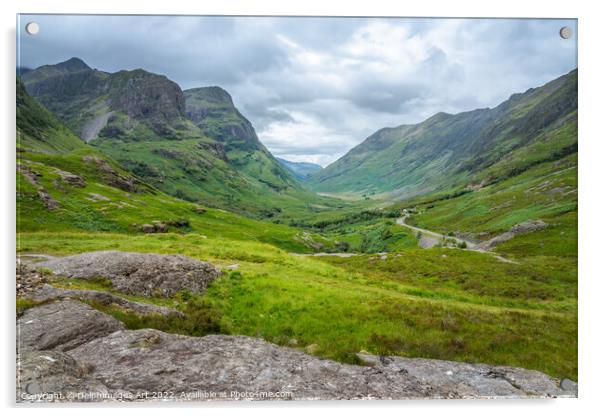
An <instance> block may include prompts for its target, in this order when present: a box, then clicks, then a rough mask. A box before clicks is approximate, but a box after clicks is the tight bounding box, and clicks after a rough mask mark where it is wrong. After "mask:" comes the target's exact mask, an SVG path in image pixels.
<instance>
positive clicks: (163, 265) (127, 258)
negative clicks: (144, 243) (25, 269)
mask: <svg viewBox="0 0 602 416" xmlns="http://www.w3.org/2000/svg"><path fill="white" fill-rule="evenodd" d="M38 265H39V266H41V267H46V268H48V269H50V270H52V271H53V272H54V274H56V275H61V276H65V277H72V278H80V279H94V278H98V277H104V278H107V279H109V280H111V282H112V288H113V289H114V290H117V291H119V292H123V293H127V294H132V295H142V296H148V297H150V296H158V295H159V296H172V295H175V294H176V293H178V292H180V291H182V290H188V291H190V292H191V293H203V292H204V291H205V289H206V288H207V286H208V285H209V283H211V282H212V281H213V280H215V279H216V278H217V277H218V276H220V275H221V271H220V270H219V269H217V268H215V267H214V266H213V265H211V264H210V263H205V262H202V261H199V260H195V259H192V258H190V257H185V256H181V255H162V254H150V253H127V252H122V251H96V252H91V253H83V254H78V255H75V256H69V257H63V258H57V259H52V260H48V261H45V262H42V263H39V264H38Z"/></svg>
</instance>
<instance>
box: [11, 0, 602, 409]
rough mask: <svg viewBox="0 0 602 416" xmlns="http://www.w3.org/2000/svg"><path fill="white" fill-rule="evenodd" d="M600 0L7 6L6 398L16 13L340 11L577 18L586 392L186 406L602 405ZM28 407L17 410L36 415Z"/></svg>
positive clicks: (36, 2) (582, 377)
mask: <svg viewBox="0 0 602 416" xmlns="http://www.w3.org/2000/svg"><path fill="white" fill-rule="evenodd" d="M595 6H596V2H594V1H588V2H586V1H583V2H579V1H575V0H573V1H569V0H565V1H556V0H548V1H541V2H535V1H532V2H527V1H524V0H498V1H496V2H492V1H483V0H481V1H471V0H453V1H452V0H448V1H435V0H420V1H407V2H402V1H398V2H394V1H392V0H389V1H385V0H370V1H365V0H364V1H355V0H347V1H345V0H331V1H328V0H304V1H301V0H294V1H285V0H280V1H278V0H254V1H251V0H247V1H245V0H221V1H209V0H206V1H192V0H188V1H186V0H162V1H152V0H146V1H143V0H139V1H135V0H119V1H112V0H97V1H95V2H85V1H81V0H80V1H76V0H46V1H44V0H20V1H16V0H14V1H12V2H10V1H6V0H4V1H2V2H0V7H1V8H2V14H1V19H2V42H1V45H2V49H3V53H2V55H1V57H2V62H3V63H4V64H3V65H2V68H1V71H2V77H1V78H0V79H1V82H2V87H3V88H2V91H3V94H2V98H1V99H0V107H1V111H0V114H1V115H2V122H1V124H0V125H1V126H2V128H3V132H4V134H3V135H2V136H1V138H2V141H1V143H2V151H1V155H2V163H1V164H0V166H1V168H0V169H1V172H2V181H0V184H1V185H0V186H1V187H0V190H1V191H2V196H3V199H2V201H3V203H2V204H1V209H2V214H3V215H2V218H3V220H4V221H3V227H2V238H1V240H0V241H1V243H2V250H1V251H0V253H1V256H2V266H3V267H2V270H3V271H4V273H3V274H2V277H3V280H4V287H3V289H4V290H3V299H4V302H3V307H2V310H3V311H4V312H5V313H4V319H3V320H2V324H3V334H5V336H4V339H3V341H2V343H1V348H2V352H3V354H2V361H1V367H0V377H1V386H2V387H1V390H0V392H1V393H2V399H3V400H2V402H3V404H4V406H8V407H12V409H9V412H11V413H12V412H13V411H15V408H14V404H13V403H14V391H15V390H14V377H13V375H14V368H15V367H14V356H15V352H14V351H15V347H14V345H15V344H14V281H13V280H12V279H13V276H14V253H15V240H14V230H15V219H14V213H15V181H14V172H15V156H14V155H15V152H14V140H15V139H14V137H15V109H14V107H15V100H14V97H15V83H14V76H15V21H16V17H15V16H16V13H19V12H20V13H103V14H205V15H211V14H235V15H333V16H337V15H338V16H341V15H345V16H440V17H558V18H578V19H579V85H580V88H579V191H580V192H579V195H580V196H579V248H580V250H579V272H580V273H579V296H580V301H579V334H580V337H579V396H580V398H579V399H577V400H548V401H539V400H537V401H536V400H532V401H531V400H528V401H500V400H496V401H480V400H479V401H428V402H424V401H412V402H402V403H399V402H396V403H389V402H370V403H366V402H351V403H348V402H333V403H331V402H328V403H327V402H318V403H292V404H286V403H284V404H283V403H241V404H231V403H230V404H209V405H198V406H196V407H185V408H182V409H178V412H180V411H186V412H189V413H194V414H202V413H203V412H207V411H208V412H211V413H212V414H213V413H224V412H225V413H232V412H236V411H240V412H245V413H247V412H251V413H261V414H265V413H268V414H277V413H278V414H281V413H283V412H286V413H287V414H304V415H305V414H307V413H308V412H311V413H314V412H316V411H318V412H326V411H328V412H333V411H337V410H342V411H344V412H345V413H357V414H365V413H366V412H367V411H370V410H372V409H374V410H376V411H378V412H379V413H381V412H384V413H395V414H400V413H401V414H403V413H406V412H407V413H408V414H410V413H420V414H445V415H446V416H447V415H448V414H461V415H463V416H464V415H471V414H483V413H485V412H486V413H487V414H488V415H497V414H503V415H507V414H508V413H510V412H511V413H519V414H522V413H527V412H537V413H539V412H545V413H547V414H552V415H553V414H563V415H565V414H567V413H568V412H571V413H573V414H577V413H581V412H584V413H585V412H588V410H593V409H594V408H596V407H598V408H599V407H600V406H599V401H598V400H597V398H598V396H599V395H600V392H599V389H600V387H602V383H600V382H599V380H600V377H602V367H601V365H600V358H599V356H600V351H601V350H602V348H600V347H601V343H600V339H601V335H600V317H602V311H601V308H600V305H601V304H602V302H600V301H599V297H600V296H601V295H602V290H601V289H602V285H601V284H600V281H601V279H602V273H600V271H601V270H600V269H601V268H600V260H599V258H600V247H599V242H600V236H601V235H602V228H601V226H600V225H601V221H600V214H599V213H598V208H599V207H600V206H602V204H600V202H602V198H601V197H600V195H601V186H600V184H599V180H600V179H602V174H601V171H600V166H601V165H602V163H601V162H600V161H599V159H600V157H601V156H602V145H601V144H600V143H601V141H602V137H600V136H601V134H600V131H601V126H602V117H601V113H602V108H601V107H602V106H601V105H600V102H601V100H602V91H601V88H600V77H602V70H601V69H602V68H601V65H600V53H599V50H600V49H602V47H601V46H600V44H599V42H600V41H601V40H602V30H601V27H602V21H601V18H602V15H601V14H600V13H599V10H597V9H596V7H595ZM283 407H284V408H283ZM172 409H173V410H175V408H174V406H170V407H165V406H154V407H151V408H145V409H144V410H143V411H144V412H145V413H149V414H161V413H164V412H165V411H166V410H167V411H171V410H172ZM136 410H142V409H141V408H140V406H136V407H135V408H132V407H129V409H127V410H124V409H123V408H114V407H113V408H112V409H110V410H109V411H110V412H112V413H113V412H115V413H126V412H127V413H132V411H134V412H135V411H136ZM34 411H36V410H35V409H31V408H28V409H20V410H19V412H25V413H29V412H34ZM37 411H38V412H44V414H61V415H63V414H78V415H79V414H81V413H82V411H85V412H86V413H87V414H89V415H96V414H98V415H105V414H106V412H107V409H102V408H100V407H99V406H88V407H86V409H85V410H84V409H82V407H81V406H78V407H75V408H73V407H71V408H57V407H55V406H50V407H49V406H45V408H44V409H38V410H37Z"/></svg>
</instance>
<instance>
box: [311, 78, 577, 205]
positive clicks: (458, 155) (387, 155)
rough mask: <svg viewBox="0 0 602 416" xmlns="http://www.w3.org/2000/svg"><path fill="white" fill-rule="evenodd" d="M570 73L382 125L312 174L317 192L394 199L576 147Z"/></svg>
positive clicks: (482, 178) (490, 176) (484, 180)
mask: <svg viewBox="0 0 602 416" xmlns="http://www.w3.org/2000/svg"><path fill="white" fill-rule="evenodd" d="M576 133H577V70H573V71H571V72H570V73H568V74H566V75H564V76H561V77H560V78H558V79H555V80H553V81H551V82H549V83H547V84H546V85H544V86H542V87H539V88H532V89H530V90H528V91H526V92H524V93H522V94H514V95H512V96H511V97H510V98H509V99H508V100H507V101H505V102H503V103H502V104H500V105H498V106H497V107H495V108H493V109H478V110H474V111H468V112H464V113H460V114H455V115H451V114H446V113H438V114H436V115H434V116H433V117H431V118H429V119H427V120H425V121H424V122H422V123H419V124H414V125H402V126H399V127H394V128H384V129H381V130H378V131H377V132H376V133H374V134H373V135H371V136H370V137H368V138H367V139H366V140H364V141H363V142H362V143H361V144H359V145H358V146H356V147H355V148H353V149H351V150H350V151H349V152H348V153H347V154H346V155H344V156H343V157H342V158H341V159H339V160H337V161H336V162H335V163H333V164H331V165H330V166H328V167H327V168H325V169H324V170H322V171H320V172H317V173H316V174H314V175H312V176H311V178H310V179H309V181H308V186H309V187H310V188H311V189H313V190H316V191H319V192H330V193H355V194H383V195H385V196H387V197H394V198H398V199H405V198H410V197H413V196H416V195H421V194H426V193H429V192H434V191H441V190H445V189H447V190H449V189H463V188H465V187H468V188H469V189H475V188H479V187H483V186H485V185H487V184H490V183H493V182H496V181H499V180H501V179H504V178H507V177H512V176H515V175H517V174H519V173H521V172H524V171H525V170H527V169H529V168H530V167H533V166H535V165H537V164H539V163H543V162H546V161H550V160H555V159H559V158H561V157H563V156H566V155H567V154H571V153H576V152H577V134H576Z"/></svg>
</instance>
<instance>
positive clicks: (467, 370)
mask: <svg viewBox="0 0 602 416" xmlns="http://www.w3.org/2000/svg"><path fill="white" fill-rule="evenodd" d="M70 354H71V355H72V356H73V357H74V358H75V359H76V361H77V362H79V363H80V364H81V365H84V366H86V367H89V368H93V370H92V371H91V373H90V374H91V376H92V377H93V378H94V379H95V380H100V381H102V383H103V385H105V386H106V387H107V388H108V389H109V390H110V391H127V392H130V393H131V394H132V395H134V396H138V397H146V396H148V394H151V393H152V392H169V397H168V399H172V400H199V399H201V400H203V399H204V400H206V399H208V398H213V399H216V400H218V399H227V400H232V399H237V398H245V399H296V400H313V399H409V398H477V397H480V398H482V397H504V398H527V397H558V396H574V395H575V392H570V391H569V392H567V391H564V390H562V389H561V388H560V387H559V381H558V380H556V379H553V378H551V377H549V376H547V375H545V374H543V373H540V372H537V371H530V370H524V369H518V368H509V367H500V366H490V365H472V364H466V363H457V362H449V361H440V360H429V359H409V358H402V357H377V356H371V355H362V356H360V357H361V358H362V359H363V360H364V361H365V362H366V363H367V364H368V365H366V366H358V365H349V364H341V363H338V362H335V361H331V360H324V359H320V358H317V357H314V356H311V355H307V354H305V353H303V352H300V351H298V350H295V349H291V348H285V347H279V346H277V345H274V344H271V343H268V342H265V341H262V340H260V339H256V338H251V337H245V336H226V335H209V336H205V337H200V338H197V337H188V336H181V335H174V334H166V333H163V332H160V331H156V330H152V329H145V330H138V331H127V330H126V331H119V332H115V333H113V334H111V335H109V336H107V337H104V338H99V339H95V340H93V341H91V342H89V343H86V344H83V345H81V346H80V347H78V348H76V349H74V350H72V351H71V352H70ZM199 392H202V393H203V394H202V395H201V397H198V396H199ZM262 394H263V396H262ZM270 394H271V397H270ZM207 395H209V397H205V396H207ZM278 395H279V396H278ZM241 396H244V397H241Z"/></svg>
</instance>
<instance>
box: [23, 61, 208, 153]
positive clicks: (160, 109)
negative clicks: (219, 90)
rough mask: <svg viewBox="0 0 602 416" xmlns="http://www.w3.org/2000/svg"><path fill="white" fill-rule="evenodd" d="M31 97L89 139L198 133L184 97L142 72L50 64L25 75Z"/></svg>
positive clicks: (169, 84) (173, 87)
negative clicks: (113, 71) (191, 122)
mask: <svg viewBox="0 0 602 416" xmlns="http://www.w3.org/2000/svg"><path fill="white" fill-rule="evenodd" d="M23 82H24V85H25V87H26V88H27V91H28V92H29V94H31V95H32V96H33V97H34V98H36V99H37V100H38V101H40V102H41V103H42V104H43V105H44V106H46V107H47V108H49V109H50V110H51V111H53V112H54V113H55V114H57V115H58V116H59V117H60V118H62V119H63V120H64V121H65V122H66V123H67V125H68V126H69V127H71V128H72V129H74V130H75V132H76V133H78V134H79V135H80V136H81V137H82V138H84V139H85V140H87V141H89V140H93V139H96V138H98V137H102V138H119V139H129V140H141V139H143V140H148V139H157V138H160V137H177V136H178V134H180V133H181V131H184V132H186V133H189V134H192V135H193V136H194V134H196V136H200V132H199V131H197V130H195V128H194V126H193V125H192V124H189V123H187V120H186V114H185V100H184V94H183V92H182V90H181V89H180V87H179V86H178V85H177V84H176V83H175V82H173V81H171V80H169V79H168V78H167V77H165V76H163V75H157V74H153V73H150V72H147V71H144V70H142V69H136V70H133V71H119V72H116V73H113V74H110V73H106V72H102V71H98V70H95V69H92V68H90V67H89V66H88V65H86V64H85V63H84V62H83V61H81V60H80V59H77V58H72V59H70V60H68V61H65V62H62V63H59V64H56V65H45V66H42V67H40V68H37V69H35V70H33V71H30V72H28V73H26V74H25V75H23Z"/></svg>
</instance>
